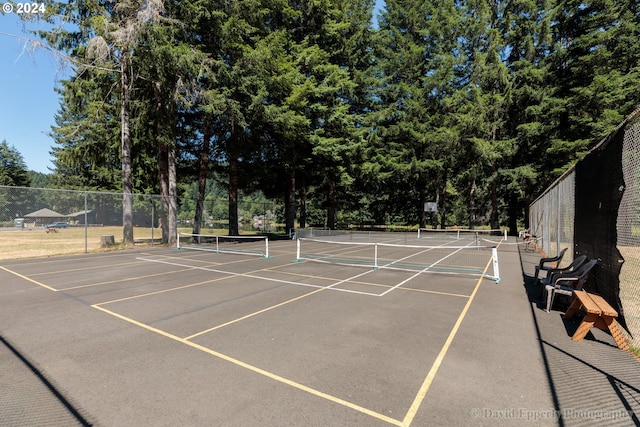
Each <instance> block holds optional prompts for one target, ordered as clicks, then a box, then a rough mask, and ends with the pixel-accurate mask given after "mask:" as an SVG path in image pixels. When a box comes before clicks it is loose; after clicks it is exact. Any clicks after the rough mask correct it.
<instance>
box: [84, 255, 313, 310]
mask: <svg viewBox="0 0 640 427" xmlns="http://www.w3.org/2000/svg"><path fill="white" fill-rule="evenodd" d="M169 258H170V259H175V258H172V257H169ZM178 259H180V258H178ZM171 265H175V264H171ZM203 268H206V267H203V266H193V267H189V268H187V270H195V269H203ZM272 268H276V266H274V267H269V268H261V269H259V270H253V271H249V272H247V273H233V272H230V271H229V272H224V273H221V274H226V275H225V276H223V277H218V278H216V279H210V280H205V281H202V282H197V283H191V284H188V285H183V286H177V287H175V288H169V289H162V290H160V291H154V292H147V293H145V294H138V295H132V296H129V297H124V298H119V299H115V300H111V301H104V302H101V303H98V304H96V305H104V304H113V303H116V302H122V301H128V300H133V299H137V298H144V297H148V296H152V295H159V294H163V293H166V292H173V291H180V290H182V289H188V288H192V287H195V286H202V285H206V284H209V283H214V282H219V281H222V280H227V279H232V278H236V277H238V276H246V275H248V274H254V273H255V272H259V271H266V270H270V269H272ZM323 289H324V288H323Z"/></svg>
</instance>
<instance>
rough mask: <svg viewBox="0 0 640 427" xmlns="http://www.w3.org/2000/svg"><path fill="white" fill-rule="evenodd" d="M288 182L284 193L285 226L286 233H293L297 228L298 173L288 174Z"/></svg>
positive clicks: (289, 172) (291, 172)
mask: <svg viewBox="0 0 640 427" xmlns="http://www.w3.org/2000/svg"><path fill="white" fill-rule="evenodd" d="M286 180H287V182H286V183H285V185H286V188H285V193H284V199H285V200H284V202H285V203H284V226H285V229H286V231H285V232H286V233H291V232H292V231H293V230H294V229H295V227H296V224H295V222H296V172H295V171H293V170H290V171H288V172H287V177H286Z"/></svg>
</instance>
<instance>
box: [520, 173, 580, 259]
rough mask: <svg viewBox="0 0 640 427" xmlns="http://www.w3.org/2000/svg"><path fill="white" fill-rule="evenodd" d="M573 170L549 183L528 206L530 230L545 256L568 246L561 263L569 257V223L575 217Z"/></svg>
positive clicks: (571, 234) (571, 244) (571, 257)
mask: <svg viewBox="0 0 640 427" xmlns="http://www.w3.org/2000/svg"><path fill="white" fill-rule="evenodd" d="M574 189H575V173H574V172H573V171H571V172H569V173H567V174H565V175H563V176H562V177H561V178H560V179H559V180H558V181H557V182H556V183H555V184H554V186H553V187H551V188H550V189H549V190H548V191H547V192H545V193H544V194H543V195H542V196H541V197H539V198H538V199H537V200H536V202H534V204H532V205H531V207H530V218H531V219H530V222H531V224H530V226H531V234H532V235H534V236H536V237H537V238H538V239H539V240H538V241H537V242H538V246H540V247H541V249H542V251H544V253H545V254H547V255H548V256H556V255H557V254H558V253H560V251H561V250H562V249H564V248H569V250H568V251H567V253H566V255H565V256H564V257H563V259H562V266H563V267H564V266H566V265H568V264H570V263H571V261H572V260H573V253H572V248H573V223H574V220H575V209H574V207H575V191H574Z"/></svg>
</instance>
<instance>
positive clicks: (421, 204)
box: [418, 185, 427, 228]
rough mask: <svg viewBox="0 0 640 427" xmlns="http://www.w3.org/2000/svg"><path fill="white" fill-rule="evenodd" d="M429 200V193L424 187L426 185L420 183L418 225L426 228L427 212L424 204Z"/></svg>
mask: <svg viewBox="0 0 640 427" xmlns="http://www.w3.org/2000/svg"><path fill="white" fill-rule="evenodd" d="M426 201H427V194H426V191H425V189H424V185H420V188H418V227H420V228H425V227H426V226H425V224H426V220H425V218H426V212H425V211H424V204H425V203H426Z"/></svg>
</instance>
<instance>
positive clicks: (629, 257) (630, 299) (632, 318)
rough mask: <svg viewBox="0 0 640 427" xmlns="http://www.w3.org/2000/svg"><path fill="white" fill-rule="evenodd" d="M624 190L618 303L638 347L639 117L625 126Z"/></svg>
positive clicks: (635, 345) (621, 212)
mask: <svg viewBox="0 0 640 427" xmlns="http://www.w3.org/2000/svg"><path fill="white" fill-rule="evenodd" d="M622 172H623V176H624V182H625V189H624V194H623V196H622V201H621V202H620V208H619V209H618V222H617V225H616V229H617V233H618V250H619V251H620V253H621V254H622V257H623V258H624V264H623V265H622V269H621V270H620V300H621V301H622V307H623V309H624V315H625V318H626V320H627V325H628V327H629V331H630V332H631V334H632V335H633V337H628V338H629V339H630V341H631V343H632V345H633V346H634V347H636V348H640V280H639V278H640V117H639V118H637V119H636V120H635V121H633V122H632V123H630V125H628V126H627V128H626V129H625V133H624V140H623V150H622Z"/></svg>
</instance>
